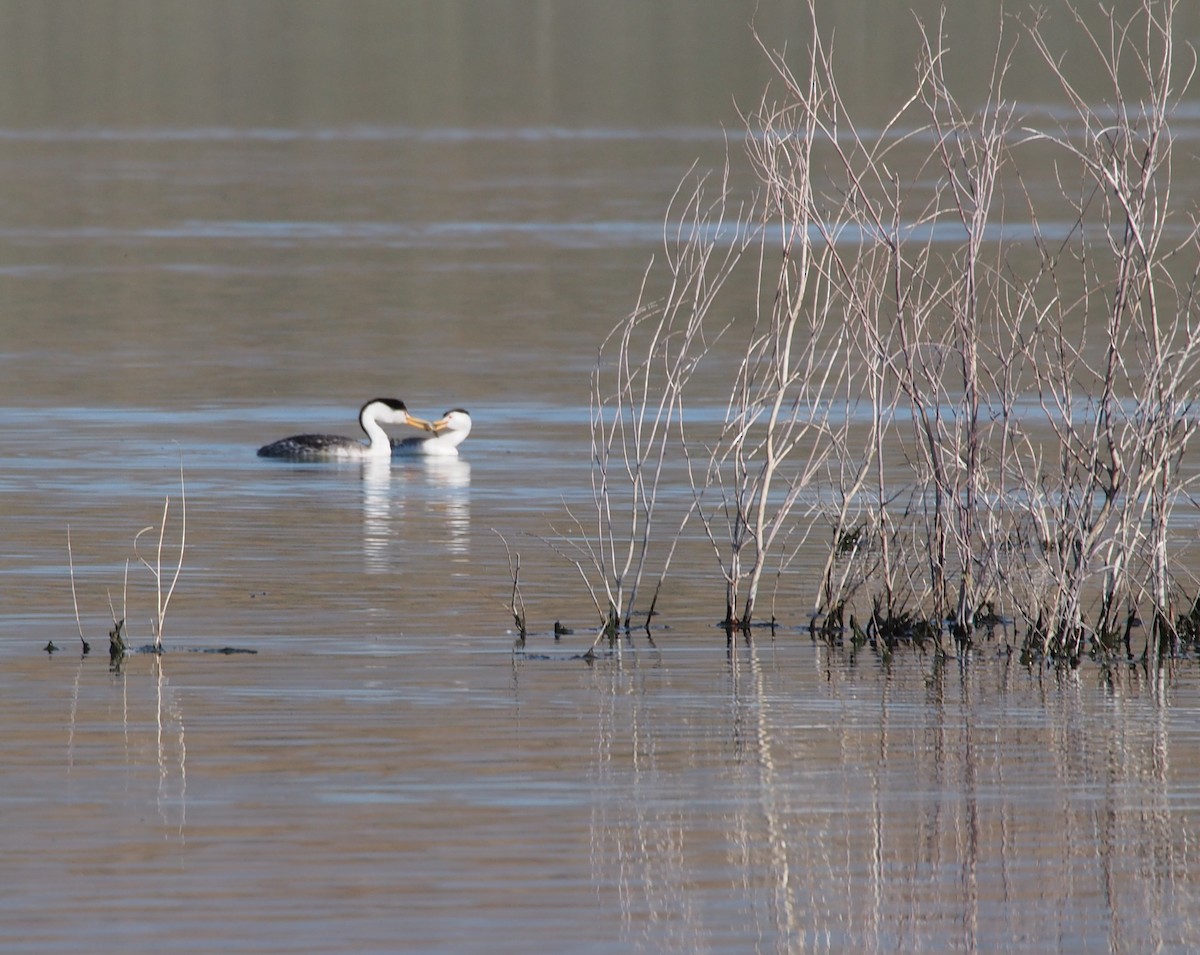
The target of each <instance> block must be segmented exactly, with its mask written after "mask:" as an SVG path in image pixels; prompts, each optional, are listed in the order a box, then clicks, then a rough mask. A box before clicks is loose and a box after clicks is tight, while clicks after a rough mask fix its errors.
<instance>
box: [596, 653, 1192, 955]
mask: <svg viewBox="0 0 1200 955" xmlns="http://www.w3.org/2000/svg"><path fill="white" fill-rule="evenodd" d="M817 659H818V667H819V668H820V669H822V670H824V677H825V679H824V683H823V685H822V684H821V683H820V682H818V683H816V684H814V683H813V681H812V678H811V676H812V675H811V674H810V675H809V677H808V679H806V680H804V686H803V692H798V691H797V686H798V684H799V683H800V678H798V677H797V675H796V673H795V672H794V671H793V672H791V673H788V672H787V669H786V667H785V666H781V665H780V661H779V659H778V658H777V650H776V648H775V647H773V646H770V645H769V644H765V645H763V646H759V645H758V644H756V643H748V644H746V645H744V646H738V647H735V648H734V649H733V650H732V652H731V654H730V656H729V658H728V667H727V672H726V686H725V693H724V694H723V699H724V702H723V704H721V703H718V702H716V700H715V698H714V696H713V695H712V694H709V695H708V696H707V697H706V698H705V697H703V696H702V694H701V693H700V691H699V689H698V687H699V684H697V685H696V686H692V685H687V686H684V685H683V683H684V682H685V680H686V676H685V675H684V674H682V673H680V672H677V673H675V674H669V673H668V674H662V673H661V672H648V671H649V670H650V669H651V668H650V667H648V666H647V665H646V661H645V660H644V659H641V658H639V657H637V656H636V655H633V654H628V653H626V654H625V655H624V656H622V657H613V658H609V659H606V660H603V661H600V662H599V663H598V664H597V665H596V669H595V682H594V690H595V692H596V697H597V704H598V713H597V719H596V723H595V725H596V734H595V742H594V745H593V768H592V778H593V781H594V783H595V784H596V786H597V788H598V789H599V790H600V792H601V795H600V797H599V798H598V799H597V800H596V801H595V804H594V808H593V810H592V817H591V833H590V836H591V860H592V868H593V878H594V880H595V883H596V887H597V890H598V891H600V892H605V891H612V892H614V893H615V894H616V896H617V900H618V902H619V905H618V908H619V911H620V912H621V916H622V933H623V936H624V937H625V940H626V941H628V942H631V943H633V944H635V945H639V946H644V947H647V948H652V949H654V950H663V951H683V950H686V951H695V950H702V949H705V948H709V947H714V946H716V947H720V941H721V939H723V938H726V939H727V938H731V937H736V938H740V939H742V940H743V941H745V940H746V939H753V940H754V943H755V944H754V946H753V950H756V951H797V950H804V951H808V950H817V951H845V950H855V951H864V952H884V951H895V950H903V951H925V950H929V951H933V950H945V949H946V948H954V949H955V950H962V951H970V952H973V951H989V950H997V949H1000V948H1004V947H1006V945H1005V942H1006V940H1011V939H1013V938H1037V939H1055V938H1057V939H1070V940H1071V943H1070V945H1067V946H1065V947H1067V948H1072V949H1076V948H1078V949H1079V950H1083V949H1090V948H1100V949H1103V948H1108V949H1109V950H1112V951H1129V950H1157V949H1162V948H1168V949H1175V950H1185V949H1190V948H1191V946H1192V945H1194V943H1195V942H1196V941H1198V940H1200V921H1198V920H1197V918H1196V917H1195V916H1194V915H1193V914H1192V913H1194V912H1196V911H1197V905H1196V902H1197V901H1198V900H1197V898H1196V892H1195V891H1194V890H1193V889H1192V887H1191V886H1192V882H1191V868H1190V863H1189V852H1188V851H1187V849H1186V846H1187V845H1188V843H1189V841H1190V836H1189V835H1188V833H1189V830H1190V826H1191V823H1190V819H1189V813H1194V811H1195V809H1196V806H1195V804H1194V801H1192V802H1191V803H1190V804H1189V803H1188V801H1187V800H1186V799H1185V800H1181V799H1180V795H1181V794H1179V793H1175V794H1174V795H1173V794H1172V780H1173V772H1174V771H1176V769H1175V764H1176V763H1179V762H1180V761H1182V760H1186V759H1187V758H1189V757H1188V756H1187V754H1185V753H1181V752H1178V751H1179V750H1182V749H1184V748H1185V747H1182V746H1181V745H1180V744H1179V742H1178V740H1176V741H1174V745H1172V743H1173V741H1172V734H1171V731H1170V725H1169V723H1168V721H1167V720H1166V719H1165V718H1164V714H1165V713H1166V712H1167V710H1166V709H1165V703H1162V702H1160V701H1159V700H1160V698H1161V697H1163V696H1164V695H1166V694H1164V693H1163V692H1162V691H1161V690H1159V691H1154V688H1152V687H1150V686H1148V685H1144V684H1142V683H1140V682H1139V681H1138V679H1137V678H1136V677H1135V678H1131V679H1130V680H1128V681H1126V683H1125V684H1124V685H1122V686H1120V687H1119V688H1118V689H1117V691H1115V692H1110V693H1108V694H1107V695H1106V693H1105V690H1104V689H1103V688H1097V687H1095V686H1089V685H1085V684H1084V682H1083V681H1082V680H1081V678H1080V677H1079V676H1078V674H1072V675H1065V676H1064V677H1063V678H1062V679H1060V680H1058V681H1054V680H1050V681H1047V682H1048V685H1047V684H1041V683H1038V682H1037V681H1036V680H1032V679H1030V677H1029V674H1028V673H1027V672H1024V671H1017V674H1016V676H1014V674H1013V672H1012V671H1007V670H1005V669H1004V668H1002V667H997V666H995V664H994V663H993V662H992V661H988V662H987V663H986V665H984V664H975V665H973V663H974V661H973V660H972V659H971V658H970V657H969V656H964V657H962V658H960V659H958V660H954V659H950V658H945V657H942V658H939V659H928V660H925V659H914V660H910V661H906V663H905V664H903V665H894V666H893V668H892V669H891V671H890V672H889V671H888V670H887V669H886V668H881V669H880V670H879V671H877V672H876V673H875V674H874V675H875V676H876V677H878V679H877V680H875V681H872V680H871V677H872V673H871V672H870V667H869V665H868V664H867V663H866V662H862V663H860V664H859V665H858V668H857V669H854V668H848V667H847V666H846V660H845V658H844V656H842V655H840V652H839V651H829V650H826V649H824V648H822V649H821V650H820V651H819V652H818V654H817ZM867 683H872V685H873V686H874V689H873V690H872V691H871V692H864V685H865V684H867ZM814 686H815V687H816V691H815V694H814V692H813V691H814ZM693 699H695V700H697V704H695V705H693V704H692V703H691V702H690V701H691V700H693ZM705 700H706V702H707V704H708V705H707V706H704V705H703V701H705ZM1097 710H1099V711H1101V712H1099V713H1098V712H1097ZM1106 711H1111V712H1109V713H1108V716H1109V717H1111V718H1109V719H1105V718H1104V712H1106ZM1098 722H1099V723H1102V724H1103V725H1106V726H1109V727H1111V728H1112V732H1107V733H1103V734H1097V733H1095V732H1094V728H1095V726H1096V725H1097V724H1098ZM681 725H685V726H686V727H687V730H686V732H681V731H680V726H681ZM706 895H707V896H708V897H706ZM915 911H919V912H923V913H941V914H940V915H938V916H932V917H931V916H929V915H925V916H923V917H922V918H921V919H920V920H914V919H912V918H911V913H913V912H915Z"/></svg>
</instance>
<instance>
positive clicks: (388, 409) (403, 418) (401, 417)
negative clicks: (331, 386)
mask: <svg viewBox="0 0 1200 955" xmlns="http://www.w3.org/2000/svg"><path fill="white" fill-rule="evenodd" d="M358 420H359V422H360V423H361V424H362V426H363V430H364V431H367V432H368V433H370V429H368V428H367V422H368V421H377V422H379V423H380V424H409V425H412V426H413V427H414V428H422V429H424V430H425V431H432V430H433V424H432V423H431V422H429V421H426V420H425V419H424V418H417V417H415V416H413V415H411V414H409V413H408V408H406V407H405V406H404V402H403V401H398V400H397V399H395V398H372V399H371V400H370V401H368V402H367V403H366V404H365V405H363V406H362V408H361V409H360V410H359V412H358Z"/></svg>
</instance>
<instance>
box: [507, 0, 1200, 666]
mask: <svg viewBox="0 0 1200 955" xmlns="http://www.w3.org/2000/svg"><path fill="white" fill-rule="evenodd" d="M1175 9H1176V3H1175V2H1171V0H1166V2H1161V0H1142V2H1141V3H1140V4H1139V5H1138V6H1137V8H1136V10H1135V11H1134V12H1133V13H1132V14H1128V15H1126V14H1118V13H1114V12H1112V11H1111V10H1105V9H1104V8H1101V7H1098V6H1097V7H1090V8H1088V9H1086V10H1085V9H1082V8H1075V9H1071V8H1067V9H1065V10H1064V12H1063V14H1062V15H1064V16H1068V17H1070V18H1072V20H1073V22H1074V29H1075V31H1076V36H1077V39H1078V43H1077V44H1076V49H1074V50H1073V51H1072V57H1071V59H1070V60H1067V59H1064V58H1063V56H1062V53H1063V51H1062V50H1059V49H1057V48H1056V47H1053V46H1052V45H1051V42H1050V40H1049V31H1048V30H1045V29H1044V26H1045V25H1046V22H1047V17H1046V15H1045V14H1044V13H1041V12H1038V11H1033V10H1030V11H1026V12H1023V13H1021V14H1018V15H1015V16H1006V17H1005V19H1004V22H1003V30H1002V36H1001V39H1000V42H999V43H998V46H997V48H996V53H995V59H994V61H993V62H992V63H991V64H987V65H986V67H985V68H986V69H987V70H989V71H990V86H989V92H988V94H987V97H986V99H985V101H984V102H983V103H981V104H980V105H979V106H978V107H977V108H968V107H966V106H964V105H963V104H962V103H961V102H960V101H959V100H958V99H957V98H956V95H955V91H954V90H952V89H951V88H950V85H949V83H948V82H947V79H946V76H945V73H944V71H943V60H944V57H945V51H946V44H947V42H948V41H947V37H945V36H944V34H943V31H942V24H941V23H938V24H932V25H930V24H921V32H922V37H923V41H922V43H921V46H920V49H919V50H918V51H917V54H916V70H915V84H914V87H913V89H912V90H911V91H909V93H908V94H907V96H906V97H905V98H904V100H903V102H902V103H901V104H900V106H899V108H898V109H897V110H896V112H895V114H894V115H893V116H892V118H891V120H890V121H889V122H887V123H885V124H884V125H883V126H882V128H873V129H872V131H871V132H870V133H869V134H868V133H866V132H863V130H864V129H865V127H863V126H858V125H856V124H855V121H854V117H853V116H852V115H850V114H849V112H848V110H847V107H846V104H845V103H844V101H843V100H842V98H841V96H840V94H839V91H838V86H837V82H836V72H837V71H836V70H835V66H834V58H833V51H832V47H831V45H830V42H829V40H828V39H827V35H826V34H825V33H823V31H822V29H821V25H820V23H819V22H818V17H817V12H816V5H815V2H813V0H810V2H809V4H808V14H809V19H810V24H811V39H810V43H809V45H808V47H807V49H806V50H805V51H804V54H803V55H796V54H791V53H789V54H787V55H785V54H784V53H783V52H780V51H777V50H775V49H773V48H771V47H770V46H769V45H768V44H767V42H766V41H765V40H763V39H762V38H761V37H760V38H759V44H760V47H761V49H762V51H763V54H764V55H765V56H766V57H767V58H768V59H769V61H770V63H771V64H772V66H773V68H774V73H775V80H774V81H773V83H772V85H771V86H770V87H769V88H768V90H767V91H766V93H765V94H764V95H763V97H762V99H761V101H760V102H759V103H758V104H757V106H756V108H755V109H754V110H752V111H750V112H747V113H746V114H745V115H744V117H743V118H744V121H745V126H746V132H745V137H744V143H745V159H746V160H747V162H748V169H749V172H748V173H747V174H746V175H747V176H748V177H749V178H751V179H752V183H751V188H750V189H746V188H744V186H745V184H744V183H742V182H741V181H740V180H739V179H738V176H740V175H741V174H742V173H741V169H742V167H741V164H740V158H739V157H736V156H733V155H732V154H731V155H730V157H729V158H727V161H726V164H725V168H724V169H723V170H719V171H714V172H712V173H708V174H705V173H703V172H698V171H696V170H693V171H692V172H691V173H690V174H689V176H688V177H687V178H686V179H685V180H684V182H683V183H682V184H681V185H680V187H679V190H678V192H677V193H676V195H675V197H674V199H673V201H672V203H671V205H670V208H669V209H668V211H667V214H666V217H665V221H666V223H667V224H666V226H665V229H664V246H663V252H662V254H661V255H660V256H659V257H658V258H657V259H656V260H655V261H652V262H651V263H650V265H649V266H648V268H647V271H646V274H645V277H644V280H643V283H642V288H641V290H640V293H639V296H638V300H637V303H636V306H635V308H634V309H633V311H632V312H631V313H630V314H629V315H628V316H627V317H626V318H625V319H624V320H623V321H621V322H620V323H619V324H618V325H617V326H616V327H615V328H614V329H613V330H612V332H611V333H610V334H609V336H608V337H607V338H606V339H605V340H604V342H603V344H602V345H601V347H600V349H599V354H598V358H597V362H596V365H595V368H594V371H593V374H592V380H591V436H592V499H593V502H594V504H595V512H594V514H592V513H589V514H588V515H586V516H585V515H583V514H577V513H572V512H568V515H567V517H568V522H569V526H567V527H565V528H563V529H557V528H556V529H554V530H553V531H552V534H551V536H549V537H548V538H543V539H544V540H545V541H546V543H548V544H549V545H550V546H551V547H552V548H553V549H554V550H556V551H557V552H558V553H559V554H560V555H561V556H563V557H565V558H566V559H567V560H568V561H570V562H571V563H573V564H574V565H575V567H576V568H577V569H578V571H579V573H580V574H581V576H582V578H583V580H584V582H585V585H586V587H587V589H588V591H589V593H590V595H591V598H592V600H593V601H594V603H595V606H596V610H597V612H598V615H599V618H600V633H599V636H598V637H597V644H598V643H599V641H600V640H602V639H604V638H605V637H607V638H609V639H610V640H612V641H616V640H617V639H618V638H619V634H621V633H622V632H628V631H629V630H630V629H631V628H632V627H634V626H642V625H644V626H645V627H646V629H647V631H649V623H650V619H651V617H652V616H653V615H654V613H655V608H656V605H657V602H658V596H659V593H660V592H661V590H662V588H664V587H665V586H669V580H670V568H671V562H672V558H673V557H674V555H675V552H676V548H677V547H678V545H679V544H680V542H681V541H684V540H691V539H694V538H695V537H699V538H701V539H702V540H704V541H707V544H708V547H709V549H710V550H711V553H712V556H713V558H714V565H715V568H716V571H717V573H718V574H719V576H718V577H715V578H714V579H715V581H719V584H720V589H721V592H722V597H723V608H724V617H723V624H724V629H725V631H726V635H727V639H728V640H730V641H732V640H733V639H734V636H735V635H744V636H746V637H749V636H750V634H751V632H752V629H753V628H756V627H758V626H764V625H768V622H772V623H773V621H774V615H773V613H769V614H767V613H764V610H763V605H764V603H765V601H764V593H765V592H766V591H767V588H768V585H769V582H770V580H771V579H772V577H775V578H778V577H779V576H780V575H783V574H786V573H789V568H790V566H791V564H792V562H793V561H794V559H795V556H796V554H797V551H798V549H799V548H800V547H801V546H806V547H809V548H811V547H813V546H814V545H815V544H819V545H820V546H823V547H824V549H825V553H826V557H825V560H824V567H823V570H822V572H821V573H820V575H819V579H816V580H814V581H813V583H812V587H811V605H810V607H809V619H810V621H811V625H810V632H811V633H812V635H813V637H814V638H815V639H821V640H825V641H829V642H832V643H841V642H843V641H845V642H847V643H851V644H852V645H855V646H859V645H862V644H863V643H866V642H868V641H869V642H871V643H872V644H873V645H875V644H879V645H882V646H884V647H885V648H889V649H890V648H891V647H893V646H894V645H896V644H897V643H899V642H905V641H909V642H915V643H918V644H921V645H924V644H925V643H927V642H932V643H933V644H934V645H936V646H937V647H939V648H940V647H942V646H943V640H953V641H955V642H957V643H958V644H960V645H967V644H970V643H971V642H972V641H973V640H974V639H975V637H976V635H977V634H979V633H981V632H982V631H985V630H986V629H987V628H989V627H994V626H995V625H996V624H997V623H998V622H1000V621H1007V622H1011V625H1012V627H1013V629H1014V631H1015V632H1016V634H1017V639H1018V642H1019V652H1020V655H1021V659H1022V660H1024V661H1027V662H1034V661H1038V660H1040V661H1045V662H1047V663H1049V664H1053V665H1075V664H1077V663H1078V662H1079V660H1080V658H1081V657H1082V656H1083V655H1088V654H1090V655H1092V656H1094V657H1097V658H1103V659H1117V658H1120V657H1125V658H1127V659H1130V660H1134V659H1141V660H1142V661H1145V662H1149V663H1151V664H1152V665H1153V664H1156V663H1157V662H1158V661H1161V660H1163V659H1166V658H1169V657H1171V656H1174V655H1177V654H1179V653H1180V652H1181V651H1182V650H1183V649H1184V648H1185V647H1188V646H1194V645H1200V595H1198V586H1197V581H1196V579H1195V578H1194V577H1193V576H1191V575H1190V574H1188V573H1187V571H1186V569H1185V568H1186V561H1185V560H1184V557H1185V554H1186V551H1187V548H1188V545H1189V543H1190V542H1191V541H1192V540H1193V539H1194V538H1195V536H1196V534H1195V530H1194V527H1193V528H1192V529H1191V530H1190V532H1189V531H1188V530H1187V528H1179V527H1178V526H1177V522H1173V517H1174V516H1175V512H1176V509H1177V507H1179V506H1180V505H1184V506H1186V508H1188V509H1192V508H1194V507H1195V506H1196V505H1195V501H1194V499H1193V498H1192V497H1191V496H1190V492H1191V490H1192V487H1193V483H1194V477H1195V472H1194V465H1188V464H1187V462H1186V461H1185V452H1186V450H1187V447H1188V443H1189V441H1190V440H1191V439H1192V437H1193V435H1194V433H1195V430H1196V428H1197V425H1198V424H1200V414H1198V412H1197V407H1196V398H1197V391H1198V388H1200V384H1198V382H1200V368H1198V365H1200V319H1198V316H1197V310H1196V301H1195V296H1196V288H1197V280H1198V278H1200V237H1198V233H1197V228H1198V223H1200V216H1198V214H1197V209H1196V205H1195V203H1194V201H1193V200H1191V199H1189V200H1187V203H1186V204H1185V202H1184V201H1183V197H1180V196H1177V195H1176V194H1175V193H1174V192H1173V191H1172V177H1173V174H1174V173H1175V170H1176V169H1178V168H1180V167H1182V166H1183V165H1184V164H1188V163H1194V162H1195V161H1196V157H1195V155H1193V154H1192V153H1191V152H1189V151H1186V150H1183V149H1176V148H1175V144H1174V143H1173V140H1172V135H1171V127H1170V119H1171V115H1172V111H1173V110H1174V109H1175V108H1176V107H1177V106H1178V104H1179V103H1180V101H1181V99H1182V98H1183V96H1184V95H1185V93H1186V91H1187V89H1188V86H1189V83H1190V82H1191V80H1192V78H1193V74H1194V70H1195V66H1196V54H1195V50H1194V49H1193V48H1191V47H1190V46H1186V45H1185V44H1183V43H1178V44H1177V43H1176V37H1175V36H1174V32H1173V17H1174V12H1175ZM1018 50H1019V51H1020V52H1021V54H1022V56H1025V59H1022V60H1021V62H1022V64H1024V63H1025V62H1027V60H1028V56H1027V54H1029V53H1030V51H1032V54H1033V59H1034V61H1035V62H1036V63H1037V64H1038V65H1039V66H1040V68H1042V69H1044V71H1045V76H1046V82H1047V83H1048V84H1051V85H1052V86H1053V88H1054V90H1055V93H1056V95H1057V96H1059V97H1061V98H1062V99H1063V100H1064V101H1065V102H1066V103H1067V104H1069V108H1068V109H1066V110H1062V111H1057V112H1053V113H1051V112H1048V111H1045V110H1042V111H1036V110H1034V109H1033V108H1031V107H1018V105H1017V104H1015V103H1014V102H1012V101H1010V100H1008V99H1006V97H1005V93H1004V88H1005V80H1006V77H1007V76H1008V74H1009V72H1010V70H1011V69H1012V68H1013V64H1014V62H1016V61H1017V53H1018ZM1085 60H1086V64H1085ZM1022 68H1024V67H1022ZM1080 69H1087V70H1091V71H1092V72H1093V73H1094V72H1096V71H1098V72H1099V74H1100V75H1101V76H1103V77H1105V78H1106V82H1107V92H1106V95H1105V96H1104V98H1103V100H1102V101H1100V102H1092V101H1089V100H1087V99H1085V98H1084V96H1083V94H1082V93H1081V92H1080V91H1079V87H1078V86H1077V79H1078V76H1077V72H1076V71H1078V70H1080ZM1022 109H1025V110H1027V112H1022ZM1035 159H1036V161H1037V162H1039V163H1043V164H1045V163H1050V164H1052V165H1053V168H1054V169H1055V170H1056V175H1057V189H1055V190H1051V194H1046V191H1045V190H1044V189H1043V190H1040V191H1037V192H1035V191H1034V190H1032V189H1031V188H1029V187H1028V186H1027V184H1026V182H1025V180H1024V179H1023V178H1022V174H1021V169H1022V163H1023V162H1026V161H1027V160H1028V161H1032V160H1035ZM735 160H737V162H735ZM735 169H736V170H737V171H735ZM743 193H745V194H746V195H748V198H746V199H744V200H735V199H734V196H735V195H741V194H743ZM747 273H748V274H749V279H747V278H746V276H747ZM746 287H751V288H753V289H756V290H757V292H756V297H753V296H752V300H747V298H746V297H745V296H744V295H742V294H741V291H742V289H744V288H746ZM735 288H736V291H737V293H736V294H735V293H734V289H735ZM712 368H717V369H728V368H733V369H734V372H733V374H732V375H728V374H725V373H724V372H722V371H718V372H712V371H711V370H710V369H712ZM713 374H721V375H722V376H723V378H722V380H728V381H729V391H728V400H727V405H726V409H725V413H724V418H723V421H722V422H721V423H720V425H719V426H718V427H712V426H711V425H710V424H708V423H705V422H704V421H703V420H699V421H693V420H692V419H691V418H689V415H688V410H689V407H690V405H689V397H690V394H691V393H692V392H691V390H690V387H691V384H692V382H693V381H694V380H695V379H696V378H697V376H707V381H706V385H708V386H711V382H712V380H713V379H712V375H713ZM673 469H683V471H684V473H685V474H686V476H687V483H688V485H689V486H690V494H689V495H688V500H687V501H685V502H684V503H683V504H682V505H679V504H678V501H676V500H675V499H674V498H672V500H671V502H670V503H669V504H668V503H666V497H667V495H665V494H660V492H661V491H663V489H664V488H665V484H664V475H666V474H668V473H673ZM822 541H824V543H823V544H820V542H822ZM506 547H507V542H506ZM510 572H511V573H512V577H513V599H512V601H511V603H510V610H513V612H514V617H517V616H518V614H517V611H518V610H520V614H519V618H520V620H521V629H522V633H524V614H523V606H521V605H519V604H518V601H519V585H518V581H517V569H516V567H515V566H513V564H512V557H511V553H510ZM635 608H642V609H635ZM595 646H596V644H593V648H594V647H595Z"/></svg>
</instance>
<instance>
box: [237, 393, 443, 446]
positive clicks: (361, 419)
mask: <svg viewBox="0 0 1200 955" xmlns="http://www.w3.org/2000/svg"><path fill="white" fill-rule="evenodd" d="M358 423H359V424H360V425H362V429H363V431H365V432H366V433H367V438H368V439H369V443H367V444H363V443H362V442H361V441H358V440H356V439H355V438H344V437H342V436H341V435H338V434H297V435H293V436H292V437H290V438H283V439H282V440H280V441H275V442H273V443H271V444H268V445H264V446H263V447H261V448H259V449H258V456H259V457H260V458H301V459H318V458H324V459H328V458H334V459H341V460H346V459H351V458H359V459H361V458H388V457H390V456H391V453H392V442H391V439H390V438H389V437H388V435H387V432H385V431H384V430H383V427H382V426H383V425H385V424H407V425H412V426H413V427H414V428H424V429H426V430H428V431H432V430H433V428H434V425H433V424H432V423H430V422H428V421H425V420H424V419H422V418H414V417H413V416H412V415H411V414H409V413H408V409H407V408H406V407H404V402H403V401H397V400H396V399H395V398H372V399H371V400H370V401H368V402H367V403H366V404H365V405H363V406H362V408H361V410H360V411H359V412H358ZM430 437H431V438H432V437H433V435H432V434H431V435H430Z"/></svg>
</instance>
